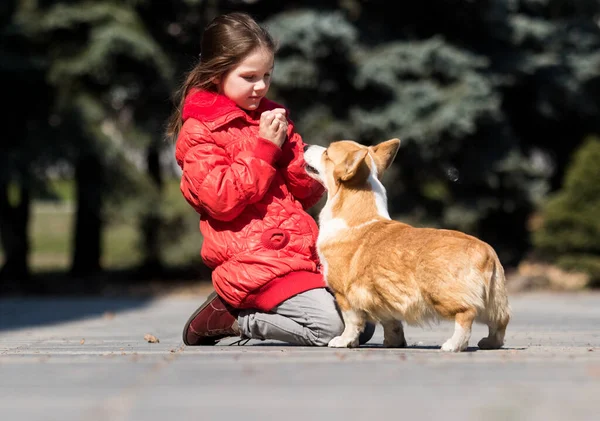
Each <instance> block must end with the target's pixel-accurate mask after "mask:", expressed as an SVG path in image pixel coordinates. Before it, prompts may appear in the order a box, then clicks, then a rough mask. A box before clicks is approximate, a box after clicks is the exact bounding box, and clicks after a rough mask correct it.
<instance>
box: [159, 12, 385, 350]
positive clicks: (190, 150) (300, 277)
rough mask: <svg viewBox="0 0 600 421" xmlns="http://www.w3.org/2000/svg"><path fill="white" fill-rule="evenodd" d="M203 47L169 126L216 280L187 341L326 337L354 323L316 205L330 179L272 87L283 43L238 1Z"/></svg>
mask: <svg viewBox="0 0 600 421" xmlns="http://www.w3.org/2000/svg"><path fill="white" fill-rule="evenodd" d="M201 51H202V54H201V57H200V60H199V61H198V63H197V64H196V66H195V67H194V68H193V69H192V70H191V72H190V73H189V74H188V75H187V78H186V80H185V82H184V83H183V86H182V87H181V89H180V91H179V106H178V108H177V109H176V111H175V112H174V113H173V115H172V116H171V119H170V121H169V127H168V135H169V136H170V137H171V138H173V139H176V140H177V143H176V159H177V163H178V164H179V166H180V167H181V169H182V171H183V174H182V177H181V185H180V187H181V192H182V193H183V196H184V197H185V199H186V200H187V201H188V202H189V203H190V204H191V205H192V206H193V207H194V209H195V210H196V211H197V212H198V213H199V214H200V231H201V232H202V235H203V238H204V241H203V244H202V251H201V255H202V258H203V260H204V262H205V263H206V264H207V266H209V267H210V268H211V269H212V270H213V271H212V282H213V285H214V287H215V290H216V291H215V292H213V293H212V294H211V295H209V297H208V299H207V300H206V302H204V303H203V304H202V305H201V306H200V307H199V308H198V309H197V310H196V311H195V312H194V313H193V314H192V316H191V317H190V318H189V320H188V321H187V323H186V325H185V328H184V331H183V341H184V343H185V344H186V345H213V344H215V342H216V341H218V340H220V339H222V338H225V337H228V336H241V338H248V339H276V340H281V341H285V342H288V343H292V344H298V345H317V346H325V345H327V344H328V343H329V341H330V340H331V339H332V338H334V337H336V336H338V335H340V334H341V333H342V331H343V329H344V324H343V321H342V318H341V316H340V314H339V311H338V309H337V306H336V303H335V301H334V297H333V296H332V295H331V293H330V292H329V291H328V290H327V289H326V284H325V281H324V279H323V276H322V274H321V273H320V271H319V269H320V267H319V258H318V256H317V252H316V239H317V234H318V228H317V224H316V222H315V221H314V219H313V218H312V217H311V216H310V215H309V214H308V213H307V212H306V209H308V208H309V207H310V206H312V205H314V204H315V203H316V202H317V201H318V200H319V199H320V198H321V196H322V195H323V188H322V186H321V185H320V184H319V183H317V182H316V181H314V180H313V179H312V178H310V177H309V176H308V175H307V174H306V173H305V170H304V159H303V146H304V144H303V142H302V139H301V137H300V135H298V133H296V132H295V131H294V126H293V124H292V122H291V121H290V120H289V118H288V111H287V110H286V109H285V108H283V107H282V106H281V105H278V104H276V103H274V102H272V101H270V100H268V99H267V98H266V95H267V92H268V90H269V86H270V84H271V76H272V73H273V67H274V55H275V51H276V46H275V43H274V41H273V39H272V38H271V36H270V35H269V33H268V32H267V31H266V30H265V29H263V28H262V27H261V26H260V25H258V23H257V22H256V21H255V20H254V19H252V17H250V16H249V15H247V14H244V13H239V12H234V13H230V14H226V15H221V16H219V17H217V18H216V19H214V20H213V21H212V22H211V23H210V24H209V25H208V26H207V27H206V28H205V30H204V34H203V36H202V45H201ZM373 331H374V326H373V325H370V326H369V328H368V329H366V331H365V333H364V334H363V338H362V342H363V343H364V342H366V341H368V340H369V339H370V337H371V336H372V334H373Z"/></svg>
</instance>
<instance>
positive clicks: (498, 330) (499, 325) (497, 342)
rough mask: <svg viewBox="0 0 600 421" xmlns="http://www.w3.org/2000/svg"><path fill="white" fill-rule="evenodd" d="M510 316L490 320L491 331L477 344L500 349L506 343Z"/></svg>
mask: <svg viewBox="0 0 600 421" xmlns="http://www.w3.org/2000/svg"><path fill="white" fill-rule="evenodd" d="M508 320H509V317H508V316H506V318H505V319H503V320H500V321H492V322H488V328H489V333H488V336H487V338H483V339H482V340H480V341H479V343H478V344H477V346H479V348H480V349H498V348H502V345H504V335H505V333H506V326H507V325H508Z"/></svg>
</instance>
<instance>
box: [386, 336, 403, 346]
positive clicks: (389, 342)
mask: <svg viewBox="0 0 600 421" xmlns="http://www.w3.org/2000/svg"><path fill="white" fill-rule="evenodd" d="M383 346H384V347H386V348H406V339H404V337H395V338H391V339H388V338H385V339H384V340H383Z"/></svg>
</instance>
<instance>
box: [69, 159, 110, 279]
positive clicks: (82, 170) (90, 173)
mask: <svg viewBox="0 0 600 421" xmlns="http://www.w3.org/2000/svg"><path fill="white" fill-rule="evenodd" d="M103 173H104V172H103V168H102V163H101V162H100V160H99V158H98V157H97V156H94V155H88V156H85V157H82V158H80V159H79V160H78V162H77V164H76V167H75V182H76V190H77V191H76V200H77V212H76V215H75V230H74V237H73V254H72V256H73V257H72V260H71V275H72V276H86V275H92V274H94V273H97V272H99V271H100V270H101V264H100V259H101V255H102V228H103V223H102V222H103V221H102V199H103V193H102V192H103V175H104V174H103Z"/></svg>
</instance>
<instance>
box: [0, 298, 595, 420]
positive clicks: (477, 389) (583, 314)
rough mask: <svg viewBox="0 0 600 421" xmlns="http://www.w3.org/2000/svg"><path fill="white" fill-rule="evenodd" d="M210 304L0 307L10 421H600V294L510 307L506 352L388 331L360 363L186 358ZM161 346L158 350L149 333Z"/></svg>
mask: <svg viewBox="0 0 600 421" xmlns="http://www.w3.org/2000/svg"><path fill="white" fill-rule="evenodd" d="M203 298H204V297H199V298H198V299H191V298H189V297H180V296H170V297H163V298H159V299H155V300H142V299H116V298H115V299H108V298H62V299H61V298H46V299H33V298H27V299H17V298H14V299H8V298H6V299H0V420H2V421H4V420H7V421H8V420H10V421H12V420H26V421H29V420H44V421H45V420H60V421H70V420H77V421H80V420H86V421H87V420H150V421H152V420H164V419H169V420H171V419H183V418H184V417H190V418H192V417H193V419H200V420H213V419H227V420H229V419H232V420H233V419H235V420H238V419H244V420H247V419H250V420H254V419H256V420H259V419H260V420H265V419H267V420H268V419H275V418H281V419H285V420H307V419H309V420H313V419H317V420H318V419H327V420H355V419H356V420H359V419H364V418H365V417H371V418H372V417H374V416H379V417H383V418H384V419H387V418H392V417H394V418H403V417H406V416H408V417H410V418H413V419H430V418H433V417H441V418H443V419H445V420H461V421H464V420H485V421H493V420H521V419H522V420H544V421H547V420H559V419H560V420H565V419H568V420H594V421H596V420H600V405H598V399H599V396H600V294H598V293H577V294H557V293H527V294H518V295H514V296H512V297H511V299H510V300H511V306H512V307H513V320H512V321H511V324H510V325H509V328H508V331H507V338H506V348H504V349H502V350H497V351H480V350H478V349H477V347H476V346H475V345H476V343H477V341H478V340H479V339H480V338H481V337H483V336H485V334H486V329H485V327H484V326H475V328H474V330H473V336H472V338H471V347H470V348H469V352H464V353H460V354H446V353H443V352H441V351H440V350H439V347H440V345H441V344H442V343H443V342H444V341H445V340H446V339H447V338H448V337H449V336H450V335H451V333H452V329H453V325H452V323H446V322H444V323H441V324H439V325H432V326H429V327H426V328H419V327H411V326H409V327H407V328H406V329H405V331H406V337H407V341H408V343H409V347H408V348H406V349H385V348H382V347H381V343H382V341H383V332H382V330H381V328H380V327H378V329H377V331H376V333H375V336H374V337H373V339H372V340H371V341H370V342H369V343H368V344H367V345H366V346H364V347H361V348H360V349H352V350H339V349H328V348H309V347H297V346H287V345H286V344H284V343H281V342H277V341H250V342H248V343H247V344H246V345H245V346H238V345H230V344H232V343H234V340H233V339H231V340H227V341H222V342H221V344H220V345H219V346H215V347H185V346H184V345H183V344H182V341H181V328H182V327H183V324H184V322H185V321H186V320H187V317H188V316H189V314H190V313H191V312H192V311H193V310H194V309H195V308H196V307H197V305H198V304H199V302H201V301H202V300H203ZM147 333H149V334H152V335H154V336H155V337H157V338H158V339H159V341H160V342H158V343H148V342H147V341H145V340H144V335H145V334H147Z"/></svg>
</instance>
